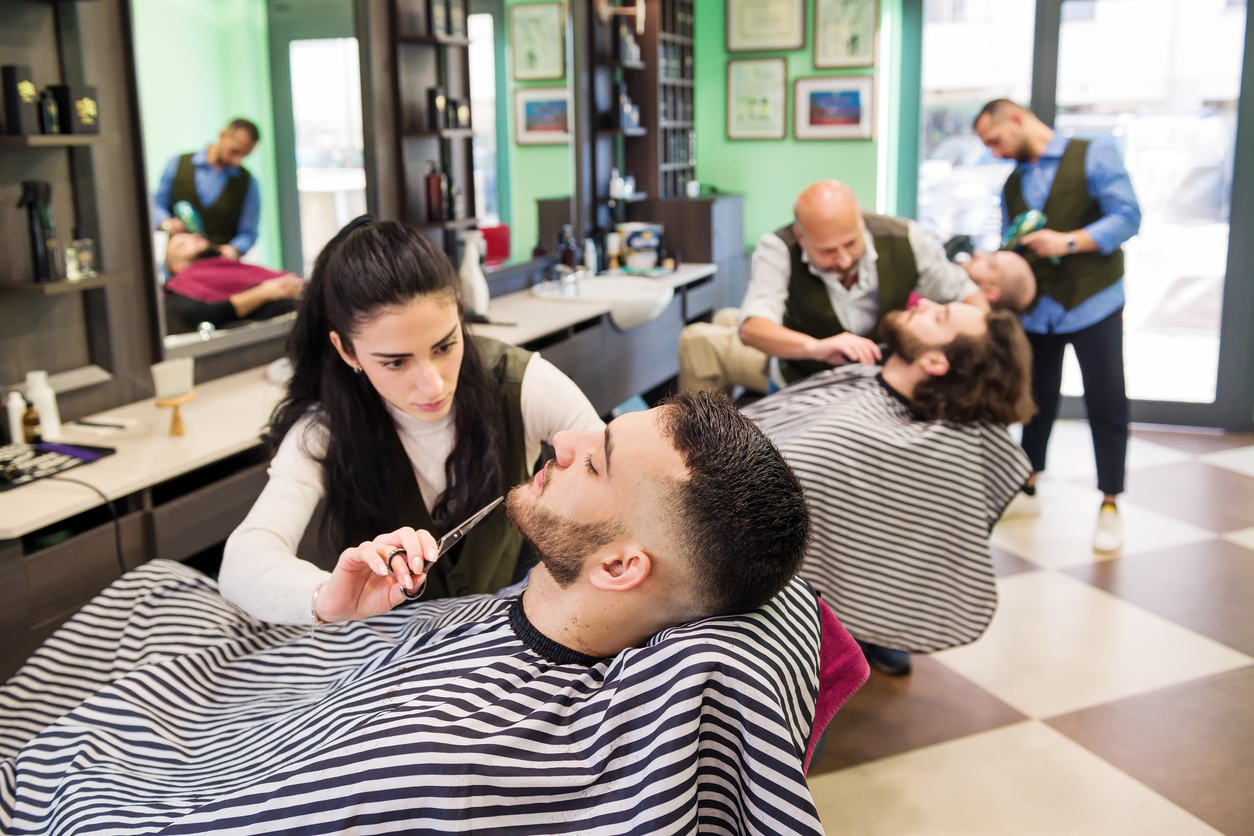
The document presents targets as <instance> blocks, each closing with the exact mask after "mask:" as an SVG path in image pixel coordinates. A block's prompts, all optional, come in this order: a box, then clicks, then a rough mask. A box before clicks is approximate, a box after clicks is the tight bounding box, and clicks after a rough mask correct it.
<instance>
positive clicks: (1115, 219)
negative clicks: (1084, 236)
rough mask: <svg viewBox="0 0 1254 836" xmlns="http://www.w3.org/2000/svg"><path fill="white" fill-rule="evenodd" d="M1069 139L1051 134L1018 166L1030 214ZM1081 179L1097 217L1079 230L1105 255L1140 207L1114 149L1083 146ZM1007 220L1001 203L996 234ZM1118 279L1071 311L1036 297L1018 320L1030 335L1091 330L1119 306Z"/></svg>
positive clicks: (1128, 231) (1130, 227) (1137, 221)
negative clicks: (1033, 156) (1031, 160)
mask: <svg viewBox="0 0 1254 836" xmlns="http://www.w3.org/2000/svg"><path fill="white" fill-rule="evenodd" d="M1068 142H1070V139H1068V138H1067V137H1065V136H1063V135H1062V134H1060V133H1055V134H1054V137H1053V139H1051V140H1050V141H1049V144H1048V145H1046V146H1045V151H1044V152H1043V153H1042V154H1041V156H1040V158H1039V159H1038V160H1037V161H1036V162H1034V163H1019V165H1018V166H1017V167H1016V170H1017V171H1018V172H1019V176H1020V181H1019V182H1020V184H1021V186H1022V189H1023V200H1024V202H1026V203H1027V205H1028V207H1029V208H1031V209H1038V210H1041V209H1044V208H1045V200H1046V199H1047V198H1048V197H1049V190H1050V188H1052V187H1053V185H1054V176H1055V175H1057V174H1058V162H1059V160H1061V159H1062V154H1063V151H1065V150H1066V149H1067V143H1068ZM1084 175H1085V178H1086V179H1087V180H1088V193H1089V196H1090V197H1092V198H1093V199H1094V200H1096V201H1097V203H1098V205H1099V206H1100V207H1101V210H1102V217H1100V218H1098V219H1097V220H1096V221H1094V222H1093V223H1091V224H1089V225H1088V226H1086V227H1085V228H1084V231H1085V232H1087V233H1088V234H1089V236H1090V237H1091V238H1092V239H1093V242H1094V243H1096V244H1097V251H1098V252H1099V253H1101V254H1102V255H1109V254H1110V253H1113V252H1114V251H1115V250H1117V249H1118V248H1119V247H1120V246H1121V245H1122V244H1123V243H1124V242H1125V241H1127V240H1128V239H1129V238H1131V237H1132V236H1133V235H1136V233H1137V230H1138V229H1140V227H1141V207H1140V206H1139V205H1138V204H1137V202H1136V194H1135V193H1134V192H1133V191H1132V181H1131V179H1130V178H1129V177H1128V171H1127V169H1125V168H1124V167H1123V160H1121V159H1120V158H1119V152H1118V151H1117V150H1116V149H1115V147H1114V145H1112V144H1111V143H1109V142H1105V141H1102V140H1094V141H1093V142H1091V143H1090V144H1089V150H1088V154H1086V155H1085V158H1084ZM1010 220H1011V219H1010V217H1009V215H1008V213H1007V211H1006V204H1005V201H1002V208H1001V222H1002V234H1003V235H1004V234H1005V232H1006V230H1007V229H1008V228H1009V227H1010ZM1123 304H1124V296H1123V279H1122V278H1121V279H1119V281H1117V282H1115V283H1114V284H1112V285H1111V286H1110V287H1107V288H1106V289H1104V290H1102V291H1101V292H1099V293H1096V294H1094V295H1093V296H1090V297H1089V298H1088V299H1085V300H1084V301H1083V302H1081V303H1080V304H1079V305H1076V306H1075V307H1074V308H1072V309H1071V310H1067V309H1065V308H1064V307H1063V306H1062V305H1061V304H1059V303H1058V301H1057V300H1056V299H1054V298H1053V297H1051V296H1042V297H1041V299H1040V301H1039V302H1038V303H1037V305H1036V307H1035V308H1033V309H1032V310H1031V311H1030V312H1028V313H1026V314H1024V315H1023V329H1024V330H1025V331H1028V332H1030V333H1033V334H1072V333H1075V332H1076V331H1080V330H1082V329H1084V328H1088V327H1089V326H1091V325H1096V324H1097V323H1099V322H1101V321H1102V320H1103V319H1105V318H1106V317H1108V316H1110V315H1111V314H1113V313H1114V312H1115V311H1117V310H1119V309H1120V308H1122V307H1123Z"/></svg>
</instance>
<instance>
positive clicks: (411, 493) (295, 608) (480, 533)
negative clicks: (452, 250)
mask: <svg viewBox="0 0 1254 836" xmlns="http://www.w3.org/2000/svg"><path fill="white" fill-rule="evenodd" d="M289 354H290V356H291V360H292V364H293V374H292V378H291V380H290V382H289V383H288V387H287V394H286V397H285V398H284V399H283V401H282V402H280V404H279V405H278V407H277V408H276V409H275V412H274V415H273V417H272V419H271V424H270V430H269V434H268V436H267V441H268V442H269V443H270V445H271V447H272V449H273V450H274V457H273V459H272V461H271V464H270V471H269V473H270V480H269V482H268V483H267V485H266V487H265V489H264V490H263V491H262V493H261V496H260V497H259V498H258V499H257V502H256V504H255V505H254V506H253V508H252V510H251V511H250V512H249V514H248V516H247V518H246V519H245V520H244V522H243V523H241V524H240V526H239V528H237V529H236V530H235V532H234V533H233V534H232V535H231V537H230V539H229V540H228V541H227V544H226V551H225V554H224V555H223V560H222V569H221V572H220V574H219V585H220V588H221V591H222V594H223V596H224V597H226V598H227V599H228V600H230V601H232V602H234V603H235V604H237V605H239V606H240V607H241V608H243V609H244V610H245V611H246V612H248V613H249V614H250V615H252V616H254V617H256V618H258V619H261V620H263V621H269V622H277V623H285V624H310V623H315V624H318V623H330V622H337V621H345V620H349V619H354V618H363V617H366V616H369V615H375V614H377V613H381V612H386V611H387V610H389V609H391V608H392V607H394V606H396V605H398V604H400V603H401V602H402V601H404V600H405V597H406V596H405V591H406V590H410V591H413V590H414V589H416V588H417V587H418V586H419V585H420V584H422V583H423V582H424V581H425V591H424V595H423V597H424V598H435V597H442V596H449V595H465V594H471V593H484V592H494V591H496V590H498V589H501V588H502V587H505V586H508V585H509V584H510V582H511V581H512V580H513V579H514V575H515V569H516V567H517V564H518V559H519V553H520V550H521V547H522V536H521V535H520V534H519V533H518V531H517V529H515V528H514V526H513V524H512V523H510V522H509V520H508V518H507V517H506V516H505V509H504V507H500V506H498V507H497V508H496V509H494V510H493V511H492V513H491V514H490V515H489V516H487V517H486V518H485V519H484V520H483V521H482V522H480V523H479V524H478V525H477V526H475V527H474V528H473V529H472V530H471V531H470V533H469V534H467V535H466V537H465V539H464V540H462V541H461V543H460V544H459V545H458V546H456V547H454V548H453V549H452V550H451V551H449V552H448V553H446V554H445V555H444V556H442V557H441V558H440V559H439V561H437V562H436V563H434V564H432V565H430V567H429V568H428V571H427V576H426V577H425V578H424V577H423V576H422V570H423V559H422V558H423V555H424V554H425V555H426V556H428V557H431V556H434V547H435V541H434V539H433V538H432V536H430V535H429V534H428V532H430V533H431V535H435V536H439V535H441V534H443V533H444V532H446V531H448V530H449V529H451V528H453V527H455V526H457V525H458V524H459V523H461V522H462V521H463V520H465V519H467V518H468V517H470V516H471V515H473V514H474V513H475V512H476V511H478V510H479V509H480V508H482V507H484V506H485V505H487V504H488V503H490V502H492V501H493V500H494V499H496V498H497V497H499V496H501V495H502V494H503V493H504V492H505V491H506V490H508V489H509V488H510V487H511V486H513V485H514V484H516V483H518V482H520V481H522V480H524V479H526V478H527V477H528V476H530V475H531V473H532V471H533V469H534V465H535V463H536V460H537V458H538V456H539V452H540V444H541V442H551V440H552V438H553V436H554V435H555V434H556V433H558V432H559V431H561V430H568V429H577V430H594V431H600V430H601V429H602V428H603V427H604V426H605V425H604V424H603V423H602V421H601V420H600V418H599V417H598V416H597V414H596V411H595V410H594V409H593V408H592V405H591V404H590V403H589V402H588V399H587V398H586V397H584V395H583V393H582V392H580V391H579V388H578V387H577V386H576V385H575V384H574V382H573V381H571V380H570V379H569V378H568V377H566V376H565V375H564V374H562V373H561V372H560V371H558V370H557V368H555V367H554V366H553V365H552V364H550V363H549V362H548V361H546V360H544V359H543V358H541V357H540V356H539V355H536V354H532V353H531V352H527V351H524V350H522V349H519V348H515V347H512V346H508V345H505V344H504V343H500V342H497V341H495V340H490V339H487V338H483V337H475V336H473V335H471V334H469V333H467V332H466V330H465V327H464V317H463V311H462V307H461V305H460V303H459V297H458V282H457V277H456V274H455V272H454V270H453V266H452V264H451V263H450V262H449V260H448V258H447V257H446V256H445V254H444V252H443V251H442V250H440V249H439V248H438V247H436V245H435V244H434V243H433V242H432V241H431V239H429V238H428V237H426V236H424V235H422V234H421V233H419V232H417V231H415V230H413V229H410V228H408V227H406V226H403V225H401V224H399V223H396V222H378V221H373V220H371V219H369V218H359V219H357V220H356V221H354V222H353V223H351V224H350V225H349V226H348V227H346V228H345V229H344V230H343V231H341V232H340V234H339V235H337V236H336V238H335V239H334V240H332V241H331V242H330V243H329V244H328V245H327V246H326V248H325V249H323V251H322V253H321V254H320V255H319V256H318V260H317V262H316V263H315V264H314V270H313V275H312V277H311V279H310V282H309V287H308V288H307V289H306V291H305V296H304V301H303V303H302V305H301V308H300V312H299V314H298V315H297V320H296V324H295V326H294V328H293V331H292V335H291V337H290V340H289ZM320 505H321V506H322V508H323V514H322V521H321V523H320V525H318V526H317V531H316V532H311V534H316V535H317V539H318V541H319V545H320V551H321V552H322V553H324V554H331V555H334V554H336V553H340V557H339V560H338V562H337V563H336V567H335V570H334V572H332V573H330V574H328V573H327V572H326V571H324V570H323V569H320V568H318V567H317V566H315V565H314V564H313V563H310V562H307V561H305V560H302V559H300V558H298V557H297V556H296V553H297V549H298V547H299V545H300V543H301V541H302V538H304V537H305V530H306V528H307V527H310V521H311V519H312V518H313V517H314V511H315V509H316V508H318V507H319V506H320ZM415 529H416V530H418V531H417V532H415ZM384 532H389V533H390V534H387V535H385V534H384ZM357 544H360V545H359V546H358V545H357ZM389 545H402V546H404V547H405V548H406V551H407V552H408V554H407V556H406V557H401V556H396V557H388V558H386V559H387V560H389V561H391V563H390V565H391V566H392V567H393V569H394V573H387V572H382V571H381V569H382V567H384V566H385V565H387V564H385V563H384V561H383V559H381V558H385V557H386V556H387V554H388V552H389V551H391V549H389V548H388V546H389ZM341 550H342V552H341Z"/></svg>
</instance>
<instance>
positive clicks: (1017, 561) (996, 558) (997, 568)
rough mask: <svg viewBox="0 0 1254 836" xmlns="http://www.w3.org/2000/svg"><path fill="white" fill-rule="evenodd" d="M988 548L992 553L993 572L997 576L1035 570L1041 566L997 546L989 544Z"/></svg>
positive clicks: (1002, 576)
mask: <svg viewBox="0 0 1254 836" xmlns="http://www.w3.org/2000/svg"><path fill="white" fill-rule="evenodd" d="M988 550H989V551H990V552H992V553H993V572H994V573H995V574H996V575H997V577H999V578H1005V577H1008V576H1010V575H1017V574H1019V573H1020V572H1035V571H1038V570H1039V569H1040V568H1041V567H1040V566H1037V565H1036V564H1035V563H1032V562H1030V561H1027V560H1024V559H1023V558H1021V557H1018V556H1016V555H1013V554H1011V553H1010V552H1008V551H1006V550H1005V549H999V548H998V547H997V546H991V545H990V546H989V547H988Z"/></svg>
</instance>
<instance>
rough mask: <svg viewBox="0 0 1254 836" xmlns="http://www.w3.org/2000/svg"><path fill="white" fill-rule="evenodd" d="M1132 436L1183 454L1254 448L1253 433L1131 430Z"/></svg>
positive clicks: (1134, 428)
mask: <svg viewBox="0 0 1254 836" xmlns="http://www.w3.org/2000/svg"><path fill="white" fill-rule="evenodd" d="M1132 435H1133V436H1135V437H1136V438H1139V439H1142V440H1143V441H1152V442H1153V443H1155V444H1161V445H1162V446H1164V447H1170V448H1171V449H1173V450H1180V451H1181V452H1184V453H1194V454H1196V455H1201V454H1202V453H1216V452H1218V451H1220V450H1231V449H1233V448H1234V447H1250V446H1254V433H1219V432H1170V431H1166V430H1141V429H1137V428H1136V427H1133V428H1132Z"/></svg>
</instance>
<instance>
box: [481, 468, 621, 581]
mask: <svg viewBox="0 0 1254 836" xmlns="http://www.w3.org/2000/svg"><path fill="white" fill-rule="evenodd" d="M546 475H547V474H546ZM529 484H530V483H527V482H524V483H523V484H521V485H518V486H517V487H515V488H513V489H512V490H510V492H509V495H508V496H507V497H506V498H505V512H506V513H507V514H508V515H509V518H510V521H512V522H513V523H514V525H515V526H516V527H517V528H518V530H519V531H520V532H522V536H523V537H525V538H527V542H528V543H530V544H531V546H532V548H534V549H535V550H536V554H537V555H538V556H539V558H540V563H541V564H543V565H544V568H545V569H547V570H548V573H549V575H551V576H552V577H553V580H554V581H556V582H557V585H558V586H559V587H561V588H562V589H567V588H569V587H570V585H571V584H573V583H574V582H575V581H576V580H578V579H579V575H580V573H581V572H582V571H583V567H584V562H585V561H586V560H587V557H588V555H590V554H592V553H593V552H594V551H596V550H597V549H599V548H601V547H603V546H605V545H608V544H609V543H610V542H611V541H612V540H614V539H615V538H616V537H618V536H619V535H620V534H621V533H622V526H621V525H620V524H618V523H617V522H615V521H611V522H608V523H577V522H574V521H573V520H568V519H566V518H565V517H563V516H560V515H558V514H555V513H553V512H552V511H549V510H547V509H545V508H540V507H539V506H538V505H537V504H536V503H535V500H534V499H532V498H531V497H529V496H528V495H527V487H528V485H529ZM546 486H547V482H546Z"/></svg>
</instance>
